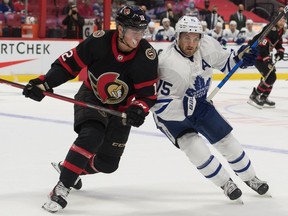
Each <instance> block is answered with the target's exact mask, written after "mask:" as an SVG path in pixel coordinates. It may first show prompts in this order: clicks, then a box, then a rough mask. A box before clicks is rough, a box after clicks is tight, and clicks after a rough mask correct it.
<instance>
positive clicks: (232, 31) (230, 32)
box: [223, 20, 240, 45]
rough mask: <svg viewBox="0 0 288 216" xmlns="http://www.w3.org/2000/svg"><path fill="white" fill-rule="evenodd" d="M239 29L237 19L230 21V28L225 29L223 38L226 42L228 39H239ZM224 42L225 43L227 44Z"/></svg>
mask: <svg viewBox="0 0 288 216" xmlns="http://www.w3.org/2000/svg"><path fill="white" fill-rule="evenodd" d="M239 32H240V31H239V30H238V29H237V23H236V21H235V20H231V21H230V23H229V28H228V29H224V30H223V39H224V40H225V42H224V43H225V44H226V43H227V42H228V41H234V42H235V41H236V40H237V36H238V34H239ZM225 44H223V45H225Z"/></svg>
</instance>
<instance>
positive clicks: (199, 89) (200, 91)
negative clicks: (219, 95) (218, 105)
mask: <svg viewBox="0 0 288 216" xmlns="http://www.w3.org/2000/svg"><path fill="white" fill-rule="evenodd" d="M210 81H211V77H210V78H209V79H208V80H207V81H206V82H205V80H204V78H203V77H201V76H197V77H196V79H195V82H194V88H189V89H187V91H186V94H187V95H188V96H189V97H195V98H196V99H197V98H203V97H204V98H206V96H207V92H208V89H209V85H210Z"/></svg>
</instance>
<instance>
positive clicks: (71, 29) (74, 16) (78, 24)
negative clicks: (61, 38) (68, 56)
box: [62, 5, 84, 39]
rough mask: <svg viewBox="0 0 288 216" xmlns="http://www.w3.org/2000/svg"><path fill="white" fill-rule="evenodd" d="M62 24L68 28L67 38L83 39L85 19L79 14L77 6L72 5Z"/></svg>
mask: <svg viewBox="0 0 288 216" xmlns="http://www.w3.org/2000/svg"><path fill="white" fill-rule="evenodd" d="M62 24H63V25H66V26H67V34H66V38H73V39H82V38H83V26H84V18H83V17H82V16H81V15H80V14H79V13H78V9H77V6H76V5H72V7H71V8H70V10H69V12H68V14H67V16H66V17H65V19H64V20H63V22H62Z"/></svg>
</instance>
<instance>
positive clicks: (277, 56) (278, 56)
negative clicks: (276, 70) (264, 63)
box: [275, 50, 284, 61]
mask: <svg viewBox="0 0 288 216" xmlns="http://www.w3.org/2000/svg"><path fill="white" fill-rule="evenodd" d="M283 58H284V51H283V50H277V53H276V54H275V59H277V61H280V60H282V59H283Z"/></svg>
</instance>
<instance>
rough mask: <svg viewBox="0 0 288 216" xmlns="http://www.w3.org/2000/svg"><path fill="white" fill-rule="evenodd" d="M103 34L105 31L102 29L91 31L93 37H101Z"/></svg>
mask: <svg viewBox="0 0 288 216" xmlns="http://www.w3.org/2000/svg"><path fill="white" fill-rule="evenodd" d="M104 34H105V31H103V30H98V31H95V32H93V37H95V38H100V37H102V36H103V35H104Z"/></svg>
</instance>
